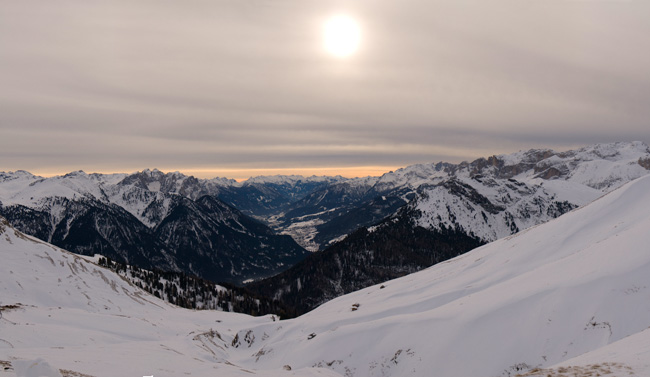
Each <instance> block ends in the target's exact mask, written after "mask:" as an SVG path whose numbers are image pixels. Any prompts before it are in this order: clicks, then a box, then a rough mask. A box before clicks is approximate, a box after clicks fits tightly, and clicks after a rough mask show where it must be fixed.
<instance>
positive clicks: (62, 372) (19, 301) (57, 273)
mask: <svg viewBox="0 0 650 377" xmlns="http://www.w3.org/2000/svg"><path fill="white" fill-rule="evenodd" d="M0 258H1V260H2V263H0V276H2V278H1V279H0V317H1V318H0V367H1V369H0V376H2V377H5V376H20V377H41V376H45V377H59V376H63V377H87V376H95V377H99V376H106V377H114V376H144V375H154V376H170V377H171V376H183V375H193V376H214V375H221V376H250V375H251V374H253V375H256V374H258V373H254V372H251V371H249V370H247V369H246V368H244V367H241V366H235V365H233V364H231V363H229V362H228V358H229V355H228V353H227V350H225V349H219V347H220V346H222V345H223V344H225V343H224V342H223V341H221V340H220V338H224V339H228V340H229V341H231V340H232V338H233V337H234V336H235V335H236V334H235V333H236V329H238V328H241V327H242V326H251V325H254V324H262V323H267V322H268V323H273V322H274V321H275V318H274V317H273V316H266V317H258V318H255V317H249V316H247V315H240V314H235V313H227V312H221V311H218V312H217V311H191V310H186V309H181V308H178V307H175V306H172V305H170V304H167V303H166V302H163V301H161V300H159V299H158V298H156V297H154V296H152V295H150V294H148V293H146V292H144V291H142V290H140V289H139V288H137V287H135V286H133V285H131V284H130V283H128V282H127V281H125V280H123V279H122V278H121V277H120V276H119V275H117V274H115V273H113V272H112V271H109V270H107V269H104V268H102V267H99V266H98V265H96V264H94V263H92V262H90V261H88V260H87V259H85V258H83V257H81V256H78V255H75V254H71V253H68V252H65V251H63V250H61V249H59V248H57V247H54V246H51V245H49V244H46V243H43V242H41V241H39V240H36V239H34V238H32V237H29V236H25V235H23V234H22V233H20V232H18V231H16V230H15V229H13V228H12V227H11V226H10V225H9V224H8V223H7V222H6V220H4V219H2V218H0ZM259 375H264V376H287V375H289V376H291V375H295V376H322V377H326V376H334V375H335V374H334V373H332V372H328V371H325V370H316V369H309V370H304V371H294V372H287V371H285V370H284V369H283V368H282V366H281V367H280V368H278V369H277V370H265V371H264V373H260V374H259Z"/></svg>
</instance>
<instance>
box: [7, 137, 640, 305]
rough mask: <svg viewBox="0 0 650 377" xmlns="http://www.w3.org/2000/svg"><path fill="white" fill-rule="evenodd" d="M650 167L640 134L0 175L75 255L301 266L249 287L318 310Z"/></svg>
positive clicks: (219, 265)
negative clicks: (235, 175) (198, 165)
mask: <svg viewBox="0 0 650 377" xmlns="http://www.w3.org/2000/svg"><path fill="white" fill-rule="evenodd" d="M648 169H650V148H649V147H648V146H647V145H646V144H644V143H641V142H630V143H611V144H598V145H592V146H588V147H585V148H581V149H578V150H573V151H567V152H555V151H552V150H547V149H537V150H529V151H522V152H517V153H513V154H509V155H499V156H491V157H488V158H481V159H478V160H475V161H473V162H463V163H460V164H451V163H443V162H440V163H432V164H420V165H412V166H409V167H406V168H403V169H399V170H397V171H394V172H388V173H386V174H384V175H383V176H381V177H365V178H353V179H351V178H343V177H340V176H337V177H315V176H312V177H301V176H273V177H256V178H251V179H249V180H247V181H244V182H236V181H234V180H229V179H225V178H214V179H197V178H194V177H191V176H186V175H183V174H181V173H178V172H175V173H163V172H160V171H158V170H155V169H154V170H144V171H141V172H136V173H133V174H106V175H104V174H86V173H84V172H81V171H78V172H72V173H70V174H67V175H64V176H56V177H50V178H43V177H38V176H34V175H32V174H30V173H28V172H24V171H17V172H8V173H0V214H1V215H3V216H4V217H6V218H7V219H8V220H9V221H10V222H11V223H12V224H13V225H14V226H15V227H16V228H18V229H20V230H21V231H23V232H25V233H27V234H31V235H34V236H36V237H38V238H40V239H42V240H44V241H47V242H51V243H53V244H55V245H57V246H60V247H63V248H65V249H67V250H70V251H73V252H76V253H80V254H85V255H93V254H94V253H100V254H103V255H105V256H107V257H110V258H112V259H115V260H121V261H124V262H128V263H129V264H133V265H137V266H139V267H141V268H146V269H153V268H156V269H161V270H173V271H182V272H185V273H187V274H190V275H196V276H199V277H202V278H206V279H209V280H212V281H225V282H232V283H237V284H242V283H246V282H250V281H253V280H256V281H259V280H260V279H263V278H265V277H270V276H273V275H276V274H278V273H280V272H283V271H285V270H287V269H288V268H289V267H291V266H294V265H295V267H293V269H292V270H290V271H285V274H284V275H278V276H276V277H274V278H272V280H268V281H265V282H264V283H260V284H258V285H254V286H252V287H253V288H254V289H256V290H257V291H258V292H260V293H264V294H267V295H270V296H271V297H276V298H278V299H280V300H282V301H285V303H287V304H291V305H296V306H299V307H301V308H302V310H309V309H311V308H313V307H315V306H317V305H318V304H320V303H322V302H324V301H326V300H328V299H331V298H333V297H336V296H338V295H341V294H343V293H347V292H351V291H353V290H356V289H359V288H362V287H365V286H368V285H370V284H374V283H378V282H381V281H383V280H385V279H388V278H394V277H398V276H402V275H404V274H406V273H410V272H414V271H417V270H419V269H422V268H425V267H428V266H430V265H432V264H434V263H437V262H440V261H443V260H446V259H448V258H450V257H453V256H456V255H459V254H462V253H464V252H466V251H468V250H470V249H472V248H474V247H476V246H478V245H480V244H483V243H486V242H490V241H493V240H496V239H499V238H502V237H505V236H508V235H510V234H513V233H515V232H517V231H519V230H523V229H526V228H528V227H530V226H534V225H537V224H541V223H543V222H546V221H548V220H550V219H553V218H555V217H557V216H559V215H561V214H563V213H566V212H568V211H570V210H572V209H574V208H577V207H579V206H581V205H584V204H586V203H588V202H590V201H592V200H594V199H596V198H597V197H599V196H601V195H603V194H604V193H606V192H609V191H611V190H613V189H615V188H617V187H620V186H621V185H622V184H624V183H626V182H629V181H630V180H632V179H635V178H637V177H640V176H642V175H645V174H648V172H649V170H648ZM292 238H293V239H292ZM306 249H307V250H310V251H318V250H320V252H318V253H315V254H313V253H309V252H308V251H306ZM310 254H313V255H310ZM308 255H309V258H308V259H307V260H304V261H303V259H304V258H305V257H307V256H308ZM301 261H303V262H302V263H299V262H301ZM322 271H326V272H322ZM298 287H300V289H298ZM294 295H297V297H293V296H294ZM303 296H304V297H303Z"/></svg>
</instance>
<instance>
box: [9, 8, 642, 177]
mask: <svg viewBox="0 0 650 377" xmlns="http://www.w3.org/2000/svg"><path fill="white" fill-rule="evenodd" d="M335 14H347V15H348V16H349V17H351V18H353V19H354V20H356V22H357V23H358V25H359V28H360V30H361V38H360V45H359V48H358V51H357V52H356V53H354V54H353V55H351V56H349V57H347V58H340V57H336V56H333V55H331V54H329V53H328V52H327V51H325V49H324V48H323V42H322V38H323V36H322V30H323V24H324V22H325V21H326V20H327V19H328V18H330V17H331V16H332V15H335ZM648 20H650V1H647V0H638V1H634V0H631V1H606V0H557V1H555V0H513V1H501V0H498V1H497V0H495V1H491V0H477V1H463V0H452V1H437V0H426V1H425V0H422V1H420V0H399V1H396V0H356V1H353V0H349V1H339V2H337V1H323V0H172V1H169V0H111V1H100V0H57V1H51V0H30V1H24V0H0V132H1V134H0V171H2V170H4V171H10V170H17V169H24V170H29V171H32V172H34V173H39V174H53V173H65V172H68V171H72V170H79V169H83V170H85V171H87V172H116V171H118V172H132V171H135V170H142V169H144V168H154V167H155V168H159V169H161V170H163V171H173V170H180V171H183V172H188V173H191V174H194V175H196V176H201V177H213V176H226V177H229V178H246V177H248V176H251V175H258V174H276V173H303V174H314V173H315V174H328V175H331V174H337V173H342V174H344V175H348V176H351V175H359V174H363V175H367V174H373V175H378V174H380V173H381V172H384V171H386V170H390V169H393V168H395V167H401V166H406V165H409V164H413V163H425V162H437V161H450V162H459V161H462V160H472V159H474V158H476V157H480V156H489V155H492V154H499V153H508V152H515V151H518V150H522V149H528V148H533V147H534V148H553V149H556V150H566V149H570V148H573V147H576V146H583V145H587V144H592V143H596V142H612V141H632V140H641V141H644V142H646V143H648V142H650V47H649V46H650V21H648Z"/></svg>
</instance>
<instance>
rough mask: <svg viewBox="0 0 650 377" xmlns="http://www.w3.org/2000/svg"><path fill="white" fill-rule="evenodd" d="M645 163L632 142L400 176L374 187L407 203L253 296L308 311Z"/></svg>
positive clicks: (545, 214)
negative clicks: (404, 198)
mask: <svg viewBox="0 0 650 377" xmlns="http://www.w3.org/2000/svg"><path fill="white" fill-rule="evenodd" d="M648 161H650V148H648V146H647V145H645V144H643V143H639V142H634V143H613V144H599V145H593V146H589V147H585V148H582V149H578V150H574V151H568V152H561V153H558V152H554V151H551V150H529V151H526V152H519V153H515V154H511V155H500V156H492V157H490V158H487V159H478V160H476V161H473V162H471V163H461V164H442V163H440V164H431V165H416V166H411V167H408V168H405V169H402V170H398V171H396V172H394V173H391V174H389V175H384V176H383V177H381V178H380V179H379V181H378V182H377V183H376V186H378V187H383V189H386V190H391V189H392V190H400V191H401V192H405V191H406V190H407V189H409V188H412V189H413V192H412V197H411V198H410V199H409V201H408V203H407V204H405V205H404V206H402V207H400V208H399V210H397V211H396V212H395V213H393V214H392V215H390V216H388V217H387V218H385V219H384V220H382V221H381V222H379V223H377V224H374V225H372V226H366V227H362V228H360V229H358V230H356V231H355V232H353V233H351V234H350V235H348V236H347V237H345V238H344V239H342V240H340V241H339V242H338V243H335V244H333V245H332V246H331V247H329V248H327V249H326V250H324V251H322V252H320V253H317V254H314V255H310V256H309V257H307V258H306V259H305V260H303V261H301V262H299V263H298V264H296V265H295V266H293V267H292V268H290V269H289V270H287V271H285V272H283V273H280V274H278V275H276V276H273V277H271V278H269V279H266V280H263V281H260V282H255V283H253V284H251V285H249V288H251V289H253V290H254V291H256V292H258V293H260V294H263V295H266V296H268V297H273V298H275V299H278V300H280V301H282V302H283V303H284V304H286V305H288V306H290V307H294V308H296V309H297V311H298V312H302V313H305V312H307V311H309V310H311V309H313V308H315V307H317V306H318V305H320V304H322V303H324V302H326V301H327V300H330V299H332V298H335V297H338V296H340V295H342V294H345V293H350V292H354V291H356V290H358V289H361V288H364V287H367V286H370V285H373V284H378V283H381V282H383V281H385V280H387V279H389V278H396V277H399V276H404V275H406V274H408V273H412V272H414V271H418V270H421V269H423V268H426V267H429V266H431V265H433V264H435V263H438V262H442V261H444V260H447V259H449V258H452V257H455V256H457V255H460V254H462V253H465V252H467V251H469V250H471V249H473V248H475V247H477V246H479V245H481V244H484V243H488V242H492V241H495V240H497V239H500V238H503V237H507V236H509V235H512V234H515V233H517V232H519V231H521V230H525V229H528V228H530V227H532V226H536V225H539V224H542V223H544V222H547V221H549V220H551V219H554V218H556V217H558V216H560V215H562V214H564V213H567V212H569V211H571V210H573V209H575V208H577V207H580V206H582V205H585V204H587V203H589V202H591V201H593V200H595V199H597V198H598V197H600V196H602V195H603V194H605V193H607V192H610V191H612V190H614V189H616V188H617V187H620V186H621V185H623V184H625V183H626V182H629V181H631V180H633V179H635V178H638V177H641V176H644V175H647V174H648V173H650V170H649V169H650V165H649V164H648ZM375 190H380V189H379V188H376V189H375ZM389 192H390V191H389ZM392 192H395V191H392Z"/></svg>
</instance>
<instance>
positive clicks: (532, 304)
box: [0, 177, 650, 377]
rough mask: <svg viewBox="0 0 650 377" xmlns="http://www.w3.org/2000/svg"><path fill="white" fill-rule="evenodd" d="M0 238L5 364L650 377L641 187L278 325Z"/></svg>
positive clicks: (453, 376)
mask: <svg viewBox="0 0 650 377" xmlns="http://www.w3.org/2000/svg"><path fill="white" fill-rule="evenodd" d="M0 227H2V230H0V252H1V253H2V254H1V256H2V262H3V263H2V264H0V274H1V275H0V276H2V280H0V300H1V301H2V302H1V303H0V305H5V306H6V305H12V304H16V303H21V306H20V307H19V308H18V309H7V310H3V312H2V319H1V320H0V360H1V361H9V362H16V361H24V360H36V359H38V358H41V359H43V360H44V361H45V362H47V363H48V364H49V365H50V366H52V367H54V368H58V369H64V370H73V371H76V372H79V373H86V374H88V375H91V376H116V375H124V376H126V375H135V376H141V375H154V376H179V375H192V376H214V375H219V376H240V375H241V376H244V375H250V374H253V375H255V374H257V375H263V376H287V375H289V376H291V375H300V376H315V375H319V376H432V375H435V376H445V377H496V376H508V375H512V376H514V375H516V374H517V373H521V374H524V373H526V372H527V370H528V369H533V368H560V367H562V366H565V365H570V366H587V365H590V364H594V363H596V362H599V363H602V362H608V363H617V364H616V365H620V368H619V367H618V366H617V368H619V369H620V371H621V373H623V372H624V374H613V375H615V376H619V375H620V376H623V375H626V376H627V375H629V373H630V372H631V373H634V375H637V376H647V375H648V372H649V371H650V357H648V355H649V354H648V352H649V351H650V332H649V331H647V330H646V329H648V327H650V289H649V288H650V249H649V246H648V245H650V232H648V229H650V177H643V178H640V179H637V180H635V181H633V182H631V183H629V184H626V185H625V186H623V187H622V188H620V189H618V190H616V191H613V192H611V193H609V194H607V195H605V196H604V197H602V198H600V199H598V200H596V201H595V202H593V203H591V204H589V205H587V206H585V207H582V208H581V209H578V210H574V211H572V212H570V213H568V214H566V215H563V216H561V217H560V218H558V219H555V220H552V221H550V222H548V223H546V224H543V225H539V226H535V227H532V228H530V229H528V230H526V231H523V232H520V233H518V234H516V235H514V236H510V237H506V238H503V239H500V240H498V241H496V242H493V243H491V244H488V245H486V246H483V247H481V248H478V249H476V250H473V251H471V252H469V253H467V254H464V255H462V256H460V257H457V258H455V259H452V260H449V261H447V262H444V263H441V264H438V265H435V266H433V267H431V268H429V269H426V270H423V271H420V272H418V273H415V274H412V275H409V276H406V277H403V278H400V279H396V280H393V281H389V282H386V283H384V284H382V285H380V286H373V287H369V288H366V289H364V290H361V291H358V292H355V293H352V294H349V295H346V296H342V297H339V298H337V299H335V300H332V301H330V302H328V303H326V304H324V305H322V306H321V307H319V308H317V309H316V310H314V311H312V312H310V313H308V314H306V315H303V316H302V317H299V318H297V319H293V320H288V321H281V322H276V321H273V319H272V318H271V316H266V317H262V318H252V317H249V316H246V315H241V314H234V313H224V312H206V311H203V312H200V311H199V312H196V311H190V310H186V309H180V308H176V307H173V306H171V305H169V304H166V303H164V302H162V301H160V300H157V299H156V298H154V297H152V296H150V295H148V294H146V293H144V292H142V291H140V290H139V289H137V288H135V287H133V286H131V285H130V284H128V283H127V282H125V281H124V280H122V279H121V278H119V276H117V275H115V274H113V273H112V272H110V271H107V270H104V269H102V268H100V267H98V266H96V265H94V264H92V263H90V262H88V261H87V260H85V259H83V258H80V257H78V256H76V255H73V254H69V253H67V252H63V251H61V250H59V249H57V248H55V247H53V246H50V245H47V244H45V243H42V242H40V241H36V240H34V239H33V238H31V237H26V236H23V235H22V234H20V233H18V232H16V231H14V230H13V229H12V228H11V227H10V226H9V225H6V224H3V225H0ZM217 334H218V336H217ZM285 365H289V366H291V368H292V371H286V370H284V369H283V367H284V366H285ZM321 367H322V368H321ZM556 370H559V369H556ZM617 370H618V369H617ZM617 373H618V372H617ZM545 376H546V375H544V377H545Z"/></svg>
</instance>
